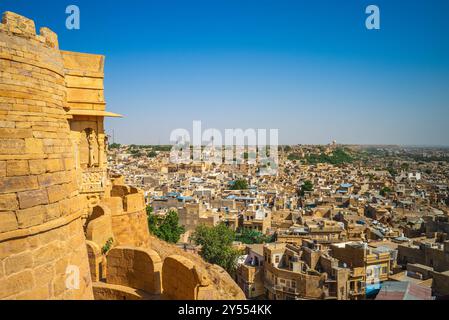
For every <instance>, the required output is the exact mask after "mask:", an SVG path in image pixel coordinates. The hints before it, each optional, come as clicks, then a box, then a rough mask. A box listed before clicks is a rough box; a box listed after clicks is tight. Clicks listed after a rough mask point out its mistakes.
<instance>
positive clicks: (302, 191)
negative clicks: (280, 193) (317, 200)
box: [299, 180, 313, 197]
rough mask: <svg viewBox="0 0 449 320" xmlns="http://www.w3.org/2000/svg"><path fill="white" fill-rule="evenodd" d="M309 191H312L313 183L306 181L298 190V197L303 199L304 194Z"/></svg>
mask: <svg viewBox="0 0 449 320" xmlns="http://www.w3.org/2000/svg"><path fill="white" fill-rule="evenodd" d="M310 191H313V183H312V181H310V180H306V181H304V183H303V184H302V186H301V188H300V189H299V195H300V196H301V197H303V196H304V195H305V194H306V192H310Z"/></svg>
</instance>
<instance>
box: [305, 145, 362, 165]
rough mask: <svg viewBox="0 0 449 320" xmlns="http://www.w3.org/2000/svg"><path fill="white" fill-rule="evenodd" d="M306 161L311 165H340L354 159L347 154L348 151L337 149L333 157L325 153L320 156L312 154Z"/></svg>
mask: <svg viewBox="0 0 449 320" xmlns="http://www.w3.org/2000/svg"><path fill="white" fill-rule="evenodd" d="M306 159H307V163H309V164H317V163H330V164H333V165H339V164H343V163H350V162H352V161H354V158H353V157H352V156H351V155H349V154H348V153H346V151H345V150H343V149H342V148H337V149H336V150H335V151H334V152H333V153H332V154H331V155H327V154H325V153H320V154H319V155H316V154H312V155H309V156H307V157H306Z"/></svg>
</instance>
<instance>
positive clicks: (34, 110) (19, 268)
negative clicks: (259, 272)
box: [0, 12, 244, 299]
mask: <svg viewBox="0 0 449 320" xmlns="http://www.w3.org/2000/svg"><path fill="white" fill-rule="evenodd" d="M103 77H104V57H103V56H101V55H92V54H83V53H75V52H68V51H60V50H59V45H58V37H57V35H56V34H55V33H54V32H52V31H51V30H50V29H48V28H41V29H40V32H39V34H37V33H36V30H35V25H34V22H33V21H32V20H29V19H27V18H25V17H22V16H19V15H17V14H15V13H12V12H5V13H4V14H3V19H2V23H1V24H0V299H93V298H96V299H221V298H227V299H233V298H237V299H243V298H244V295H243V292H242V291H241V290H240V289H239V288H238V286H237V285H236V284H235V283H234V282H233V281H232V279H231V278H230V277H229V276H227V277H226V275H223V273H222V272H223V271H222V270H220V268H218V267H216V266H215V267H214V266H211V265H208V264H206V263H205V262H204V261H202V260H201V259H200V258H199V257H194V256H188V255H187V254H185V253H183V252H182V251H181V250H178V249H177V248H176V247H174V246H170V245H165V244H162V242H160V240H156V239H153V238H152V237H151V236H150V235H149V232H148V226H147V218H146V211H145V202H144V198H143V193H142V192H141V191H140V190H138V189H136V188H133V187H130V186H126V185H125V184H124V183H123V179H122V178H120V177H109V175H108V169H107V165H106V153H105V151H106V146H107V141H106V136H105V133H104V125H103V123H104V117H108V116H113V117H115V116H119V115H117V114H114V113H111V112H108V111H106V110H105V106H106V104H105V100H104V92H103V91H104V89H103ZM70 266H75V267H76V268H77V269H78V271H79V277H78V280H79V281H78V286H76V288H72V287H70V286H68V285H67V278H68V274H67V270H68V268H69V267H70ZM223 288H226V289H223ZM227 289H230V290H227Z"/></svg>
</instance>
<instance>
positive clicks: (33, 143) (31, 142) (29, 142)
mask: <svg viewBox="0 0 449 320" xmlns="http://www.w3.org/2000/svg"><path fill="white" fill-rule="evenodd" d="M25 152H26V153H30V154H41V153H43V152H44V145H43V143H42V140H41V139H35V138H27V139H25Z"/></svg>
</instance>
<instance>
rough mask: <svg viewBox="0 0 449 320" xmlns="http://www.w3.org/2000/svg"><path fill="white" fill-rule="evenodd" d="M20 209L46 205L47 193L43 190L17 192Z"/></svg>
mask: <svg viewBox="0 0 449 320" xmlns="http://www.w3.org/2000/svg"><path fill="white" fill-rule="evenodd" d="M17 195H18V197H19V204H20V209H27V208H31V207H34V206H38V205H40V204H47V203H48V196H47V191H46V190H45V189H40V190H33V191H24V192H19V193H18V194H17Z"/></svg>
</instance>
